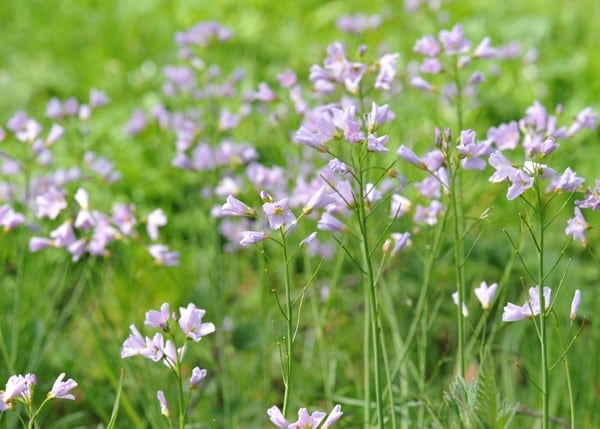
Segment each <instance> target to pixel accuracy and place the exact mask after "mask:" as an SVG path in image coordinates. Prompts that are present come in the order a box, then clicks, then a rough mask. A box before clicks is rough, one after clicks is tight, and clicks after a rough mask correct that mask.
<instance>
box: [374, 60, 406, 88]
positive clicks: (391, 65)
mask: <svg viewBox="0 0 600 429" xmlns="http://www.w3.org/2000/svg"><path fill="white" fill-rule="evenodd" d="M399 57H400V54H398V53H394V54H385V55H384V56H382V57H381V58H380V59H379V73H378V74H377V78H376V79H375V89H381V90H384V91H389V90H390V89H391V88H392V82H393V80H394V78H395V77H396V63H397V62H398V58H399Z"/></svg>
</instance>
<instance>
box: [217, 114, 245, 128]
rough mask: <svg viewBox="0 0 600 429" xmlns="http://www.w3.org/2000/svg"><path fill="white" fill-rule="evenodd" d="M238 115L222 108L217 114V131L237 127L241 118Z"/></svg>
mask: <svg viewBox="0 0 600 429" xmlns="http://www.w3.org/2000/svg"><path fill="white" fill-rule="evenodd" d="M241 119H242V118H241V116H240V115H236V114H234V113H231V112H230V111H229V110H227V109H222V110H221V114H220V115H219V131H227V130H231V129H234V128H235V127H237V126H238V125H239V123H240V120H241Z"/></svg>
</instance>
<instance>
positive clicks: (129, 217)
mask: <svg viewBox="0 0 600 429" xmlns="http://www.w3.org/2000/svg"><path fill="white" fill-rule="evenodd" d="M134 212H135V205H133V204H122V203H117V204H114V205H113V215H112V221H113V223H114V224H115V225H116V226H117V227H118V228H119V229H120V230H121V232H122V233H123V234H124V235H127V236H128V235H130V234H131V232H132V231H133V228H134V227H135V224H136V222H137V219H136V217H135V214H134Z"/></svg>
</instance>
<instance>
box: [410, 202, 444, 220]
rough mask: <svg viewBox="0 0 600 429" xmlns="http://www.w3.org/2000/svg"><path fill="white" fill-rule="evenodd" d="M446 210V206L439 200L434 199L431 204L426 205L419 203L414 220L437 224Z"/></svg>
mask: <svg viewBox="0 0 600 429" xmlns="http://www.w3.org/2000/svg"><path fill="white" fill-rule="evenodd" d="M443 212H444V206H443V205H442V203H440V202H439V201H438V200H432V201H431V203H430V204H429V206H427V207H424V206H422V205H417V207H416V208H415V215H414V216H413V220H414V221H415V222H417V223H426V224H427V225H435V224H436V223H437V222H438V217H439V216H440V215H441V214H442V213H443Z"/></svg>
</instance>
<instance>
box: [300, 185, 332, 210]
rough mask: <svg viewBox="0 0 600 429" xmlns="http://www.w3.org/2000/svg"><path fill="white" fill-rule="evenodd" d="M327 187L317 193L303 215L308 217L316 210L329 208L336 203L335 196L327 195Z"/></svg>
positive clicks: (308, 203) (305, 207) (309, 201)
mask: <svg viewBox="0 0 600 429" xmlns="http://www.w3.org/2000/svg"><path fill="white" fill-rule="evenodd" d="M326 191H327V187H326V186H325V185H323V186H321V187H320V188H319V189H318V190H317V192H315V193H314V194H313V195H312V196H311V197H310V199H309V200H308V202H307V203H306V205H305V206H304V207H303V208H302V214H304V215H308V214H310V213H312V212H313V210H315V209H321V208H323V207H326V206H328V205H329V204H333V203H335V201H336V199H335V197H334V196H332V195H329V194H327V193H326Z"/></svg>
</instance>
